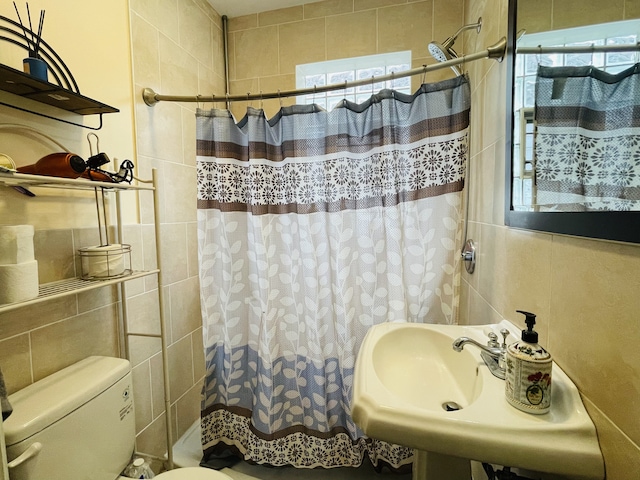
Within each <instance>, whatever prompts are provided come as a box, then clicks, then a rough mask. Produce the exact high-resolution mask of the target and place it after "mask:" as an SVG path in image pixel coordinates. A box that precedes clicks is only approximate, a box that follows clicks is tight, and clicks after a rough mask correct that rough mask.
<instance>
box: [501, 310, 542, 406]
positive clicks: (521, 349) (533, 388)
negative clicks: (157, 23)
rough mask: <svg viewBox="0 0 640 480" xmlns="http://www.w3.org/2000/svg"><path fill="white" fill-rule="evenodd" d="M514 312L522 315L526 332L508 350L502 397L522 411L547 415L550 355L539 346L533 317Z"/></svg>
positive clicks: (534, 317) (520, 311)
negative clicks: (503, 394)
mask: <svg viewBox="0 0 640 480" xmlns="http://www.w3.org/2000/svg"><path fill="white" fill-rule="evenodd" d="M517 312H518V313H522V314H523V315H524V316H525V323H526V324H527V329H526V330H522V334H521V337H520V340H518V341H516V342H514V343H512V344H511V345H509V346H508V347H507V352H506V377H505V390H504V393H505V397H506V399H507V401H508V402H509V403H510V404H511V405H513V406H514V407H516V408H517V409H519V410H522V411H523V412H527V413H534V414H542V413H547V412H548V411H549V409H550V408H551V367H552V360H551V355H550V354H549V352H547V351H546V350H545V349H544V348H542V347H541V346H540V345H538V332H536V331H535V330H534V329H533V327H534V325H535V323H536V316H535V314H533V313H529V312H524V311H522V310H517Z"/></svg>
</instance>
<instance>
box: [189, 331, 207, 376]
mask: <svg viewBox="0 0 640 480" xmlns="http://www.w3.org/2000/svg"><path fill="white" fill-rule="evenodd" d="M191 349H192V351H193V378H194V379H195V382H196V384H200V383H202V380H203V379H204V376H205V374H206V368H205V359H204V347H203V340H202V327H200V328H198V329H197V330H196V331H194V332H193V333H192V334H191Z"/></svg>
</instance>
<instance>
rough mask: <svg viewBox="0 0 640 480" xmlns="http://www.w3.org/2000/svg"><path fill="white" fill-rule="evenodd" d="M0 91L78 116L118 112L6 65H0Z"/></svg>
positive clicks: (115, 109)
mask: <svg viewBox="0 0 640 480" xmlns="http://www.w3.org/2000/svg"><path fill="white" fill-rule="evenodd" d="M0 90H4V91H5V92H9V93H13V94H14V95H19V96H21V97H24V98H29V99H31V100H35V101H37V102H40V103H45V104H47V105H52V106H54V107H58V108H60V109H62V110H66V111H68V112H73V113H77V114H78V115H97V114H102V113H116V112H119V111H120V110H118V109H117V108H114V107H110V106H109V105H106V104H104V103H101V102H98V101H96V100H93V99H91V98H89V97H85V96H84V95H80V94H79V93H74V92H72V91H70V90H67V89H65V88H62V87H60V86H58V85H54V84H53V83H49V82H45V81H42V80H39V79H37V78H34V77H32V76H31V75H27V74H26V73H24V72H21V71H19V70H15V69H13V68H11V67H7V66H6V65H0Z"/></svg>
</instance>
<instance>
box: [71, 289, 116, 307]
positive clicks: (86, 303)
mask: <svg viewBox="0 0 640 480" xmlns="http://www.w3.org/2000/svg"><path fill="white" fill-rule="evenodd" d="M116 289H117V287H116V286H115V285H111V286H108V287H102V288H96V289H94V290H89V291H87V292H82V293H79V294H78V313H85V312H88V311H90V310H95V309H96V308H100V307H106V306H107V305H111V304H112V303H115V302H117V301H118V294H117V290H116Z"/></svg>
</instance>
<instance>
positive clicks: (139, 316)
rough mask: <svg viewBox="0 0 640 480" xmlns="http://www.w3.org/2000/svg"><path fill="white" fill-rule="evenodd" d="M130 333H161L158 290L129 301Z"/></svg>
mask: <svg viewBox="0 0 640 480" xmlns="http://www.w3.org/2000/svg"><path fill="white" fill-rule="evenodd" d="M127 307H128V310H129V314H128V320H129V331H131V332H133V333H152V334H154V333H155V334H159V333H160V310H159V306H158V293H157V290H154V291H151V292H147V293H143V294H141V295H136V296H134V297H130V298H129V299H128V305H127Z"/></svg>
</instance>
